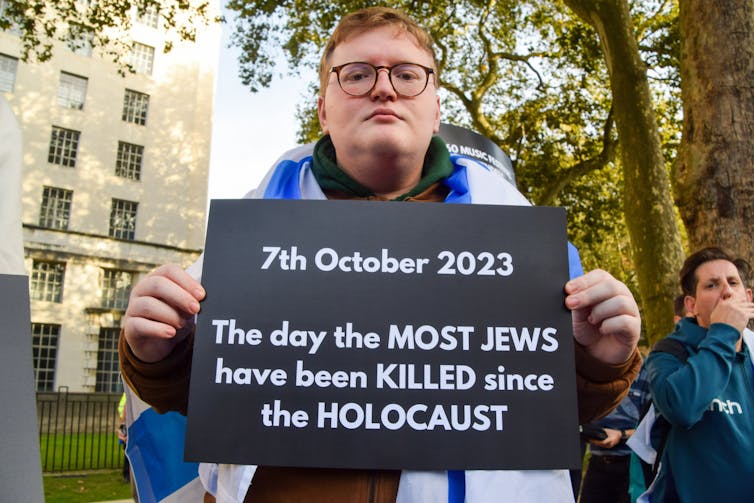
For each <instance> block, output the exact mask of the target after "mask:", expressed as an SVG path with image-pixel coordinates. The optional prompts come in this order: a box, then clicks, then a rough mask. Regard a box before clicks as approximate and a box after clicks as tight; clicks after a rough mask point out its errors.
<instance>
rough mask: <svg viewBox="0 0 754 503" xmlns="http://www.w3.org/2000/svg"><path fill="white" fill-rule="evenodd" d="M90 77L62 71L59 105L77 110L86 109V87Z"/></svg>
mask: <svg viewBox="0 0 754 503" xmlns="http://www.w3.org/2000/svg"><path fill="white" fill-rule="evenodd" d="M88 82H89V79H87V78H86V77H79V76H78V75H74V74H72V73H66V72H60V86H59V87H58V105H60V106H61V107H65V108H73V109H76V110H83V109H84V101H85V100H86V87H87V84H88Z"/></svg>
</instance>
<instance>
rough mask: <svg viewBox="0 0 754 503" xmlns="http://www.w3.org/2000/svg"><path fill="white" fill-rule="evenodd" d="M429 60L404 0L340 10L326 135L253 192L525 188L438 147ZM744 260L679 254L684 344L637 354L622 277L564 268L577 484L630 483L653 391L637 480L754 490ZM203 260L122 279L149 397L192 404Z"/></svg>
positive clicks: (351, 473) (524, 490) (596, 493)
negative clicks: (651, 464)
mask: <svg viewBox="0 0 754 503" xmlns="http://www.w3.org/2000/svg"><path fill="white" fill-rule="evenodd" d="M437 72H438V66H437V64H436V60H435V53H434V49H433V45H432V41H431V39H430V37H429V35H428V34H427V33H426V31H425V30H423V29H422V28H421V27H420V26H419V25H418V24H417V23H416V22H415V21H414V20H412V19H411V18H409V17H407V16H406V15H405V14H403V13H402V12H400V11H397V10H393V9H387V8H381V7H374V8H367V9H363V10H360V11H356V12H354V13H351V14H349V15H347V16H345V17H344V18H343V19H342V20H341V21H340V23H339V24H338V26H337V28H336V29H335V31H334V32H333V34H332V36H331V38H330V40H329V42H328V43H327V46H326V48H325V50H324V52H323V54H322V57H321V63H320V69H319V78H320V95H319V98H318V115H319V120H320V124H321V126H322V130H323V132H324V136H323V137H322V138H321V139H320V140H319V141H318V142H317V144H316V145H315V146H314V148H313V151H312V152H308V153H304V154H301V155H298V154H296V155H288V156H284V159H285V161H282V162H280V163H279V164H278V165H276V166H274V167H273V168H272V171H271V172H270V174H269V175H268V176H267V177H266V178H265V180H264V182H263V183H262V186H260V187H259V188H257V190H256V191H255V192H254V193H252V195H251V197H257V198H283V199H341V200H342V199H349V200H373V201H403V202H436V203H443V202H445V203H451V202H454V203H459V202H460V203H467V204H508V205H527V204H529V203H528V202H527V201H526V199H525V198H524V196H523V195H521V194H520V193H519V192H518V191H517V190H516V188H515V187H514V186H513V185H512V184H510V183H508V182H507V181H505V180H503V179H502V178H500V177H497V176H494V175H491V174H490V173H489V171H488V170H486V169H485V168H484V167H483V166H482V165H480V164H478V163H468V162H463V161H459V160H458V158H457V157H455V156H454V157H451V156H450V155H449V152H448V149H447V146H446V145H445V144H444V143H443V141H442V140H441V139H439V138H438V137H437V136H436V133H437V131H438V128H439V123H440V99H439V96H438V94H437V90H438V78H439V76H438V75H437ZM748 273H749V271H748V268H747V266H746V265H745V263H744V262H742V261H741V260H739V259H736V258H732V257H730V256H728V255H727V254H725V253H724V252H722V251H721V250H717V249H715V248H708V249H704V250H701V251H699V252H696V253H694V254H692V255H690V256H689V258H688V259H687V261H686V263H685V264H684V268H683V270H682V271H681V286H682V288H683V304H684V307H685V310H686V313H687V316H685V317H683V318H682V319H681V320H680V321H679V322H678V323H677V324H676V328H675V331H674V332H673V333H672V334H671V335H670V336H669V338H671V339H674V340H676V341H678V343H679V345H680V346H682V348H683V349H684V350H685V351H686V352H687V356H686V357H681V358H679V357H678V356H677V355H676V354H674V353H672V352H662V351H656V352H653V353H651V354H650V355H649V357H648V358H647V359H646V363H645V364H644V365H643V366H642V363H641V362H642V358H641V356H640V354H639V351H638V349H637V343H638V340H639V332H640V326H641V323H640V318H639V309H638V306H637V304H636V302H635V300H634V298H633V296H632V294H631V292H630V290H629V289H628V288H627V287H626V285H624V284H623V283H621V282H620V281H618V280H616V279H615V278H614V277H613V276H611V275H610V274H608V273H607V272H605V271H603V270H599V269H598V270H593V271H590V272H587V273H586V274H584V275H582V276H578V277H576V276H574V277H572V279H571V280H570V281H569V282H568V283H566V284H565V285H564V292H565V293H564V298H563V301H564V304H565V306H566V307H567V308H568V309H569V310H570V311H571V316H572V319H573V331H574V343H575V344H574V346H575V352H576V360H575V361H576V374H577V391H578V405H579V421H580V423H582V424H584V425H587V424H588V425H590V427H589V428H587V430H589V431H592V432H594V431H597V432H598V434H596V436H593V437H591V438H590V439H589V440H588V442H589V444H590V451H591V459H590V461H589V465H588V468H587V470H586V473H585V475H584V478H583V482H582V484H581V491H580V492H581V495H580V498H581V501H583V502H596V501H602V502H621V501H629V498H630V496H629V491H630V486H631V484H630V482H629V481H630V466H631V465H632V454H631V450H630V449H629V448H628V447H627V445H626V441H627V439H628V438H630V437H631V436H632V434H634V431H635V429H636V427H637V423H638V422H639V420H640V418H641V417H642V415H643V413H644V410H645V409H646V404H647V403H649V402H650V401H651V402H652V403H653V404H654V407H655V408H656V415H657V417H660V416H661V417H662V418H665V420H666V422H667V423H668V424H669V428H668V429H667V430H668V431H667V432H666V438H665V442H664V449H663V450H662V453H661V456H660V462H659V467H658V468H657V470H656V474H655V473H653V472H654V468H646V469H645V471H646V473H647V478H648V479H651V480H647V482H650V483H649V484H646V485H647V486H648V487H649V489H648V490H647V493H646V494H645V495H644V496H642V498H650V500H651V501H684V502H686V501H710V500H712V499H713V498H715V497H723V498H724V499H725V500H727V501H745V500H746V498H747V497H749V495H750V494H752V493H754V491H752V490H753V489H754V458H752V457H751V456H750V455H749V452H750V451H748V447H746V446H748V445H750V443H751V440H750V439H752V438H754V436H753V435H752V433H754V432H753V431H752V428H754V422H753V421H752V420H751V418H750V417H751V416H750V414H751V413H752V412H754V400H753V398H754V397H753V396H752V394H753V392H754V389H752V383H754V378H752V359H751V355H750V353H749V348H750V347H751V345H750V342H748V341H747V337H748V336H747V335H746V332H745V327H746V324H747V323H748V321H749V320H750V319H753V318H754V304H752V293H751V289H749V288H748V281H749V277H748ZM200 275H201V264H196V265H195V266H193V267H192V268H190V270H189V271H186V270H183V269H182V268H180V267H178V266H176V265H164V266H161V267H159V268H157V269H156V270H155V271H153V272H152V273H151V274H149V275H148V276H147V277H145V278H144V279H142V280H141V281H140V282H139V283H137V284H136V285H135V286H134V288H133V290H132V293H131V298H130V302H129V305H128V308H127V310H126V313H125V316H124V319H123V333H122V336H121V339H120V345H119V354H120V359H121V369H122V372H123V376H124V379H125V381H126V382H127V384H128V385H129V386H130V387H131V388H132V389H133V390H134V391H135V392H136V393H137V394H138V395H139V396H140V397H141V398H142V399H143V400H144V401H146V402H148V403H149V404H151V405H152V406H153V407H154V408H155V409H156V410H158V411H178V412H181V413H183V414H185V413H186V410H187V402H188V384H189V375H190V368H191V358H192V351H193V343H194V328H195V326H194V316H195V315H196V314H197V313H198V311H199V306H200V304H199V303H200V301H202V300H203V299H204V297H205V295H206V293H205V291H204V288H203V287H202V284H201V282H200ZM611 411H612V412H611ZM600 431H601V432H602V433H599V432H600ZM533 441H534V440H533ZM205 473H210V474H211V480H207V481H206V486H205V488H206V490H207V494H206V496H205V501H213V500H215V499H216V500H217V501H239V502H240V501H244V502H295V501H306V502H308V503H316V502H328V503H331V502H340V501H343V502H352V501H362V499H359V498H360V497H361V496H363V501H371V502H390V503H394V502H398V503H403V502H429V501H433V502H434V501H458V502H462V501H465V502H467V503H480V502H491V501H516V502H526V501H531V502H537V503H539V502H541V501H548V502H570V501H573V499H574V494H573V490H572V486H571V481H570V479H569V477H568V472H567V471H566V470H530V471H513V470H498V471H488V472H484V473H476V472H472V471H467V472H466V473H465V474H464V473H463V472H460V473H461V475H460V477H459V476H458V472H453V471H447V472H437V471H433V472H423V471H409V470H403V471H401V470H367V469H348V470H346V469H334V468H296V467H279V466H241V465H219V466H214V467H213V469H212V470H209V471H207V472H205ZM459 481H460V482H459ZM203 482H205V480H204V479H203ZM459 484H460V485H459ZM359 495H361V496H359Z"/></svg>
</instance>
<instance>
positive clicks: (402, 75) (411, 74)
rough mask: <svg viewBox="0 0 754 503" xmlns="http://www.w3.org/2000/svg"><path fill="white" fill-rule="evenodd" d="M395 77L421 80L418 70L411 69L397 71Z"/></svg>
mask: <svg viewBox="0 0 754 503" xmlns="http://www.w3.org/2000/svg"><path fill="white" fill-rule="evenodd" d="M393 77H394V78H396V79H398V80H403V81H405V82H413V81H415V80H419V74H418V73H416V72H412V71H409V70H402V71H400V72H396V73H395V74H394V75H393Z"/></svg>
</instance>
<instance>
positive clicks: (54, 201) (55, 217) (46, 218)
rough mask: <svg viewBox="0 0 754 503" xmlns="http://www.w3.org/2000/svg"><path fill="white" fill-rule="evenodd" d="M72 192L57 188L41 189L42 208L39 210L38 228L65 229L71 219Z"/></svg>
mask: <svg viewBox="0 0 754 503" xmlns="http://www.w3.org/2000/svg"><path fill="white" fill-rule="evenodd" d="M72 201H73V191H72V190H66V189H60V188H58V187H44V188H43V189H42V207H41V208H40V209H39V225H40V227H48V228H50V229H63V230H65V229H67V228H68V223H69V222H70V219H71V202H72Z"/></svg>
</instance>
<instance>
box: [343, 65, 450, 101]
mask: <svg viewBox="0 0 754 503" xmlns="http://www.w3.org/2000/svg"><path fill="white" fill-rule="evenodd" d="M356 64H358V65H367V66H371V67H372V68H374V82H373V83H372V87H370V88H369V90H368V91H365V92H363V93H361V94H353V93H349V92H348V91H346V90H345V89H344V88H343V84H341V83H340V71H341V70H342V69H343V68H344V67H346V66H348V65H356ZM403 65H414V66H418V67H419V68H421V69H422V70H424V74H425V76H426V79H424V87H422V90H421V91H419V92H418V93H416V94H403V93H401V92H399V91H398V90H397V89H396V88H395V84H393V69H394V68H398V67H399V66H403ZM380 70H387V79H388V81H390V86H391V87H392V88H393V91H395V94H397V95H398V96H401V97H403V98H415V97H417V96H419V95H420V94H421V93H423V92H424V91H425V90H426V89H427V86H428V85H429V76H430V75H436V73H435V70H434V68H430V67H428V66H424V65H420V64H419V63H409V62H405V61H404V62H403V63H398V64H396V65H393V66H385V65H380V66H375V65H373V64H372V63H367V62H366V61H349V62H348V63H343V64H342V65H338V66H333V67H331V68H330V73H333V72H334V73H335V77H336V79H337V81H338V87H340V89H341V90H342V91H343V92H344V93H346V94H347V95H349V96H354V97H357V98H359V97H362V96H366V95H368V94H369V93H371V92H372V91H374V88H375V86H377V79H378V78H379V73H380Z"/></svg>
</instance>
